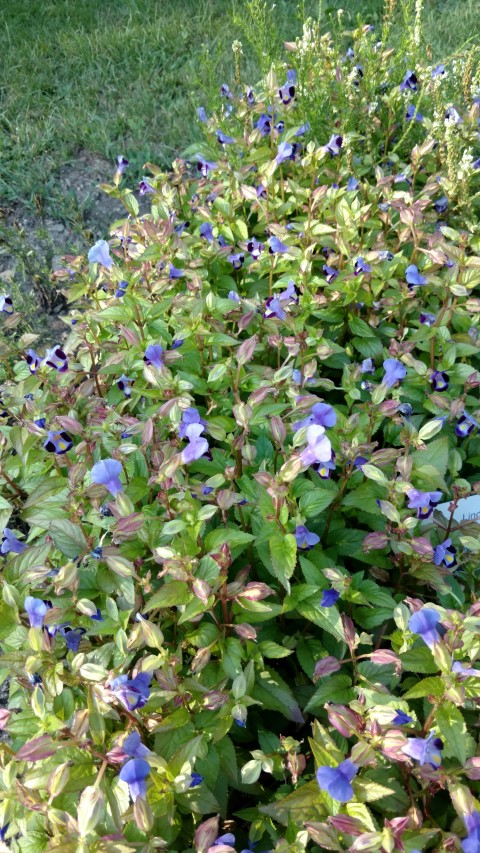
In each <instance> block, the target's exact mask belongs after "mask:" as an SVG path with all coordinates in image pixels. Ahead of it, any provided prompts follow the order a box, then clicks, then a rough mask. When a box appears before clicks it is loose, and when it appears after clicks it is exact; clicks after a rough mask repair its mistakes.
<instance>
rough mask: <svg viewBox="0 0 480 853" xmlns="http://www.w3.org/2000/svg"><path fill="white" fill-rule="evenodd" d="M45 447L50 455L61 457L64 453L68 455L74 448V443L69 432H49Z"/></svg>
mask: <svg viewBox="0 0 480 853" xmlns="http://www.w3.org/2000/svg"><path fill="white" fill-rule="evenodd" d="M43 447H44V449H45V450H47V451H48V453H57V454H58V455H59V456H61V455H62V454H63V453H68V451H69V450H71V448H72V447H73V441H72V439H71V438H70V436H69V434H68V432H64V431H63V430H60V431H58V432H57V431H56V430H48V432H47V439H46V441H45V442H44V443H43Z"/></svg>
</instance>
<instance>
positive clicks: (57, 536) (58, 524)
mask: <svg viewBox="0 0 480 853" xmlns="http://www.w3.org/2000/svg"><path fill="white" fill-rule="evenodd" d="M48 532H49V534H50V536H51V537H52V539H53V541H54V542H55V545H56V546H57V548H58V549H59V551H61V552H62V554H65V555H66V556H67V557H78V556H79V555H80V554H83V553H85V551H86V550H87V549H88V543H87V540H86V539H85V536H84V535H83V533H82V530H81V528H80V527H79V526H78V524H73V522H72V521H68V520H67V519H64V518H60V519H58V520H57V521H52V522H51V524H50V526H49V528H48Z"/></svg>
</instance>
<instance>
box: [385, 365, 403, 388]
mask: <svg viewBox="0 0 480 853" xmlns="http://www.w3.org/2000/svg"><path fill="white" fill-rule="evenodd" d="M383 369H384V371H385V373H384V376H383V380H382V382H385V384H386V385H387V388H393V386H394V385H395V383H396V382H401V381H402V379H405V377H406V375H407V370H406V367H405V366H404V365H403V364H402V362H401V361H398V360H397V359H396V358H386V359H385V361H384V362H383Z"/></svg>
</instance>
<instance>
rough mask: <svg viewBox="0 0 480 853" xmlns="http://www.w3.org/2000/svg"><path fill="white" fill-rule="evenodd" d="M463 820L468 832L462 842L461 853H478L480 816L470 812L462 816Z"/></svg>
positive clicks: (479, 850) (479, 845) (479, 849)
mask: <svg viewBox="0 0 480 853" xmlns="http://www.w3.org/2000/svg"><path fill="white" fill-rule="evenodd" d="M463 819H464V821H465V826H466V828H467V832H468V835H467V837H466V838H464V839H463V841H462V850H463V853H480V814H479V813H478V812H472V814H466V815H464V818H463Z"/></svg>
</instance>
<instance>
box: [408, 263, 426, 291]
mask: <svg viewBox="0 0 480 853" xmlns="http://www.w3.org/2000/svg"><path fill="white" fill-rule="evenodd" d="M405 278H406V279H407V283H408V285H409V287H418V285H421V284H427V283H428V282H427V279H426V278H425V276H424V275H420V273H419V271H418V267H416V266H415V264H410V266H408V267H407V269H406V270H405Z"/></svg>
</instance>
